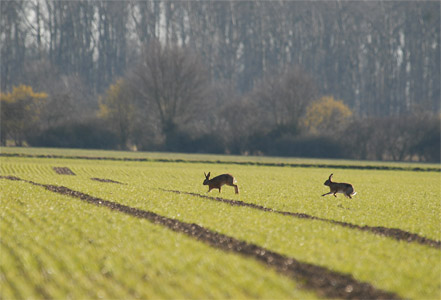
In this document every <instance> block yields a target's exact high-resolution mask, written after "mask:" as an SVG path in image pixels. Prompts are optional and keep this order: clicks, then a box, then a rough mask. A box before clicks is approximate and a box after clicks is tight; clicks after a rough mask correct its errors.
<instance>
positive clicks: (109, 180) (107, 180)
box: [90, 178, 125, 184]
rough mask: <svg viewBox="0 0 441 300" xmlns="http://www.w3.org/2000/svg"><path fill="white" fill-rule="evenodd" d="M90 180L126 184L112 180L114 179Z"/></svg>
mask: <svg viewBox="0 0 441 300" xmlns="http://www.w3.org/2000/svg"><path fill="white" fill-rule="evenodd" d="M90 179H92V180H95V181H99V182H109V183H117V184H125V183H122V182H119V181H115V180H112V179H105V178H90Z"/></svg>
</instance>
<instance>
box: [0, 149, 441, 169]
mask: <svg viewBox="0 0 441 300" xmlns="http://www.w3.org/2000/svg"><path fill="white" fill-rule="evenodd" d="M0 157H26V158H57V159H86V160H110V161H135V162H163V163H197V164H200V163H203V164H229V165H244V166H265V167H291V168H325V169H354V170H384V171H413V172H441V168H435V167H400V166H381V165H355V164H354V165H339V164H323V163H317V164H312V163H283V162H280V163H279V162H274V163H273V162H254V161H227V160H196V159H195V160H193V159H191V160H190V159H170V158H130V157H98V156H78V155H72V156H69V155H38V154H34V155H32V154H20V153H0Z"/></svg>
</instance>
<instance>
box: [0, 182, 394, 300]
mask: <svg viewBox="0 0 441 300" xmlns="http://www.w3.org/2000/svg"><path fill="white" fill-rule="evenodd" d="M0 178H3V179H9V180H21V179H19V178H17V177H7V176H0ZM22 181H24V182H28V183H31V184H33V185H37V186H41V187H44V188H45V189H47V190H49V191H52V192H55V193H59V194H62V195H68V196H71V197H74V198H78V199H81V200H83V201H86V202H88V203H91V204H94V205H97V206H105V207H108V208H109V209H111V210H115V211H118V212H121V213H125V214H128V215H131V216H133V217H137V218H142V219H147V220H149V221H151V222H152V223H155V224H158V225H161V226H164V227H167V228H169V229H171V230H173V231H176V232H180V233H183V234H185V235H187V236H190V237H192V238H194V239H197V240H199V241H201V242H204V243H206V244H209V245H210V246H212V247H214V248H217V249H221V250H224V251H229V252H235V253H238V254H241V255H243V256H246V257H252V258H254V259H256V260H258V261H260V262H262V263H263V264H265V265H266V266H267V267H270V268H273V269H275V270H276V271H278V272H280V273H282V274H284V275H286V276H288V277H290V278H292V279H294V280H297V281H300V282H302V283H303V285H304V286H305V288H308V289H311V290H314V291H315V292H317V293H318V294H319V295H320V296H324V297H329V298H342V299H399V298H400V297H399V296H398V295H397V294H395V293H391V292H387V291H383V290H380V289H377V288H375V287H374V286H372V285H371V284H369V283H365V282H360V281H358V280H356V279H355V278H353V277H352V276H351V275H350V274H343V273H339V272H335V271H332V270H330V269H327V268H325V267H321V266H318V265H313V264H309V263H304V262H301V261H298V260H296V259H295V258H292V257H288V256H285V255H282V254H279V253H276V252H273V251H270V250H268V249H265V248H263V247H260V246H258V245H255V244H252V243H247V242H246V241H242V240H238V239H235V238H233V237H230V236H227V235H224V234H221V233H218V232H215V231H212V230H209V229H207V228H204V227H201V226H199V225H197V224H192V223H185V222H181V221H179V220H175V219H171V218H167V217H164V216H160V215H158V214H155V213H153V212H150V211H145V210H140V209H137V208H133V207H129V206H126V205H122V204H119V203H115V202H111V201H107V200H104V199H101V198H97V197H93V196H90V195H88V194H84V193H82V192H79V191H74V190H71V189H69V188H67V187H64V186H55V185H46V184H40V183H35V182H32V181H28V180H22Z"/></svg>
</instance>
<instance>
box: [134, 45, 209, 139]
mask: <svg viewBox="0 0 441 300" xmlns="http://www.w3.org/2000/svg"><path fill="white" fill-rule="evenodd" d="M129 76H130V78H131V79H129V82H130V83H131V85H132V87H133V89H134V90H135V91H136V93H137V95H138V97H139V100H140V103H142V105H143V106H144V107H146V108H147V110H148V112H149V113H153V114H154V117H155V118H156V119H157V120H158V121H159V127H160V129H161V131H162V133H163V134H164V135H165V136H166V137H167V136H170V135H173V134H175V133H176V131H177V130H178V129H185V128H191V127H192V126H197V124H198V120H200V119H201V118H202V117H203V114H204V112H205V109H206V101H207V97H208V95H209V89H210V78H209V77H208V75H207V72H206V70H205V68H204V66H203V65H202V63H201V62H200V60H199V59H198V58H197V57H196V56H195V55H194V54H193V53H191V52H189V51H188V50H186V49H183V48H180V47H179V46H176V45H169V46H163V45H161V44H159V43H153V44H152V45H151V46H150V47H148V48H145V49H144V51H143V53H142V58H141V61H140V62H139V64H138V66H136V67H135V69H134V70H133V72H132V73H131V75H129Z"/></svg>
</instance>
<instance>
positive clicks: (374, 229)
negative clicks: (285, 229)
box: [161, 189, 441, 249]
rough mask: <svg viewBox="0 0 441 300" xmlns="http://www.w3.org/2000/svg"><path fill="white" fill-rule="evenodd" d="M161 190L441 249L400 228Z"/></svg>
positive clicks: (439, 244) (427, 239) (431, 241)
mask: <svg viewBox="0 0 441 300" xmlns="http://www.w3.org/2000/svg"><path fill="white" fill-rule="evenodd" d="M161 190H162V191H165V192H172V193H177V194H187V195H191V196H197V197H200V198H205V199H210V200H214V201H219V202H224V203H228V204H230V205H234V206H246V207H251V208H254V209H258V210H263V211H267V212H273V213H276V214H281V215H285V216H292V217H295V218H301V219H310V220H318V221H323V222H327V223H332V224H335V225H339V226H343V227H349V228H352V229H357V230H361V231H368V232H371V233H374V234H378V235H383V236H386V237H390V238H393V239H396V240H399V241H406V242H415V243H418V244H421V245H425V246H430V247H434V248H437V249H441V241H435V240H432V239H429V238H426V237H423V236H420V235H418V234H416V233H411V232H407V231H404V230H401V229H398V228H387V227H382V226H367V225H365V226H360V225H356V224H351V223H346V222H342V221H336V220H330V219H325V218H320V217H316V216H311V215H308V214H304V213H296V212H287V211H280V210H274V209H272V208H268V207H264V206H260V205H257V204H254V203H247V202H243V201H239V200H230V199H224V198H219V197H210V196H207V195H201V194H196V193H189V192H181V191H175V190H165V189H161Z"/></svg>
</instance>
